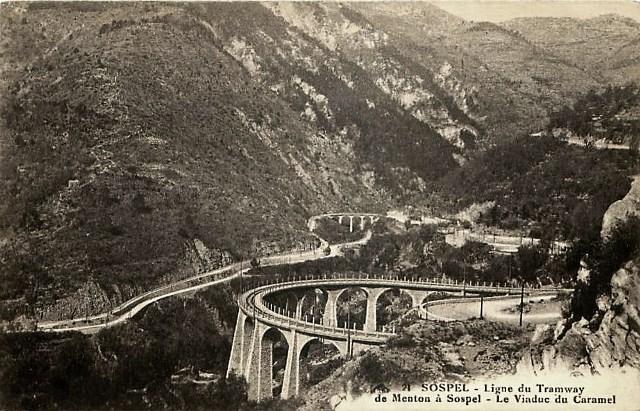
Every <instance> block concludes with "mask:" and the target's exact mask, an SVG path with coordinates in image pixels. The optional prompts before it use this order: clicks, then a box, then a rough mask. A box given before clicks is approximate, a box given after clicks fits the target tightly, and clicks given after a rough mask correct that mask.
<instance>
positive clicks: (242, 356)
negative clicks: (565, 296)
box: [227, 275, 550, 401]
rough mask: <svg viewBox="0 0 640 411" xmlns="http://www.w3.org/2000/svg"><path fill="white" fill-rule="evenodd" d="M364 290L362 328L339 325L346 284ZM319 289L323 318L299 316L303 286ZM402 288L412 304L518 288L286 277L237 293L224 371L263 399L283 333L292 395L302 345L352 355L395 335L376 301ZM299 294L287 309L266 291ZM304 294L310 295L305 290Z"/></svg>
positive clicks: (286, 388)
mask: <svg viewBox="0 0 640 411" xmlns="http://www.w3.org/2000/svg"><path fill="white" fill-rule="evenodd" d="M354 287H355V288H359V289H361V290H363V291H364V292H365V293H366V296H367V303H366V304H367V310H366V321H365V323H364V324H363V327H362V329H356V327H355V324H353V327H351V328H350V329H347V328H346V327H345V325H346V324H342V327H341V326H340V324H337V312H336V311H337V303H338V299H339V298H340V296H341V295H342V294H343V293H344V292H345V291H346V290H347V289H349V288H354ZM317 289H320V290H323V291H324V293H326V295H327V298H326V303H325V307H324V313H323V315H322V317H321V319H319V320H317V319H316V317H313V318H311V319H310V318H308V317H307V316H304V317H303V314H302V313H303V304H304V298H305V297H304V295H305V294H303V292H304V291H305V290H307V291H308V290H317ZM392 289H396V290H400V292H403V293H406V294H407V295H409V296H410V297H411V301H412V306H413V307H420V306H421V305H422V303H423V301H424V299H425V298H426V297H427V296H428V295H429V294H431V293H434V292H447V293H456V294H459V295H463V296H464V295H465V293H473V294H476V295H477V294H482V295H487V296H494V297H495V296H501V295H502V296H504V295H508V294H514V293H519V292H520V289H515V288H512V287H505V286H498V285H494V284H486V283H482V284H481V283H474V284H468V283H465V284H463V283H461V282H455V281H442V280H407V279H406V278H405V279H401V278H398V277H373V276H369V275H359V276H351V277H343V278H331V277H329V278H328V277H326V276H324V277H315V278H314V277H306V278H298V279H295V280H287V281H285V282H280V283H273V284H267V285H262V286H259V287H256V288H253V289H250V290H246V291H245V292H244V293H243V294H241V295H240V297H239V300H238V303H239V312H238V319H237V322H236V327H235V332H234V338H233V345H232V350H231V356H230V358H229V366H228V370H227V376H229V375H230V374H232V373H233V374H235V375H238V376H244V377H245V379H246V381H247V382H248V396H249V399H251V400H255V401H262V400H266V399H268V398H271V397H272V395H273V394H272V382H273V368H272V365H273V344H274V341H276V338H277V337H279V335H278V334H281V335H282V336H283V337H284V340H285V341H286V342H287V346H288V353H287V360H286V365H285V369H284V379H283V384H282V391H281V397H282V398H290V397H293V396H295V395H297V394H298V393H299V389H300V363H301V359H302V358H303V353H304V351H305V348H307V347H308V345H309V344H310V343H311V342H313V341H322V342H323V343H325V344H332V345H333V346H335V347H336V348H337V350H338V351H339V352H340V354H341V355H343V356H347V355H353V354H355V353H358V352H361V351H363V350H366V349H367V348H369V347H372V346H376V345H381V344H384V343H385V342H386V340H387V339H388V338H389V337H391V336H393V335H394V334H393V333H391V332H388V331H382V330H381V329H380V328H379V327H378V324H377V319H376V303H377V301H378V298H379V297H380V296H381V295H382V294H383V293H384V292H385V291H388V290H392ZM291 291H294V292H297V293H298V295H302V297H301V298H298V299H297V303H296V305H295V308H292V309H291V310H288V309H286V308H285V307H281V306H277V305H275V304H272V303H270V302H269V301H268V299H267V297H268V296H269V295H275V294H278V293H283V292H291ZM545 292H546V293H549V292H550V290H546V291H545V290H541V289H528V288H527V289H525V293H526V294H527V295H534V294H543V293H545ZM307 295H308V294H307Z"/></svg>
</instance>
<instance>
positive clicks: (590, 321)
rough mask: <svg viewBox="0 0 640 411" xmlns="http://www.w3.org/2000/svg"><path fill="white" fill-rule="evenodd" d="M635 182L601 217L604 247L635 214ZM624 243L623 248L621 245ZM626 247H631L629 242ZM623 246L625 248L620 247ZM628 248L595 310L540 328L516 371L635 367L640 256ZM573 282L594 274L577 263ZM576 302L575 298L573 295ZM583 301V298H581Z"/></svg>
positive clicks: (639, 361)
mask: <svg viewBox="0 0 640 411" xmlns="http://www.w3.org/2000/svg"><path fill="white" fill-rule="evenodd" d="M639 181H640V180H639V179H638V178H636V179H635V181H634V183H633V186H632V188H631V190H630V191H629V193H628V194H627V196H625V198H624V199H622V200H620V201H616V202H615V203H613V204H612V205H611V206H610V207H609V209H608V210H607V212H606V213H605V216H604V219H603V227H602V237H603V242H604V244H605V246H606V244H607V242H608V241H612V239H611V237H612V235H613V234H612V233H613V231H614V229H615V227H616V226H618V225H620V224H622V223H624V222H625V221H626V220H628V219H629V217H630V216H633V215H638V213H639V210H640V207H639V202H638V198H639V194H640V182H639ZM625 245H627V244H625ZM628 245H629V246H630V247H635V245H632V244H628ZM623 246H624V245H623ZM638 251H639V250H638V249H637V247H636V249H635V250H631V256H632V257H631V259H630V260H629V261H627V262H625V263H624V264H623V265H622V266H621V267H620V268H618V269H617V270H616V271H615V272H614V273H613V275H612V276H611V281H610V283H609V286H608V287H605V290H604V291H601V292H600V293H598V294H597V295H596V296H595V298H596V301H595V304H596V306H597V309H596V312H595V313H594V315H593V316H592V317H591V318H584V317H583V318H581V319H579V320H578V321H575V315H574V316H573V317H574V318H573V320H574V321H573V322H570V320H562V321H560V322H559V323H558V324H557V325H556V327H555V329H554V328H553V327H550V326H540V327H539V328H538V329H537V330H536V334H535V335H534V338H533V341H532V346H531V350H530V352H528V353H527V354H526V355H525V356H524V358H523V360H522V361H521V362H520V364H519V371H521V372H533V373H535V374H545V373H556V372H569V373H573V374H576V373H577V374H582V375H589V374H594V373H597V374H602V373H606V372H607V371H610V370H614V369H615V370H622V371H624V370H629V369H634V370H638V369H640V312H639V309H638V307H639V306H640V253H639V252H638ZM582 265H583V266H582V268H581V271H580V272H579V275H578V283H579V285H580V283H581V282H582V283H585V284H587V285H588V284H589V283H591V282H594V281H596V279H595V278H594V275H598V274H597V273H595V272H591V270H589V268H588V266H587V264H586V263H583V264H582ZM574 298H575V296H574ZM583 298H584V297H583Z"/></svg>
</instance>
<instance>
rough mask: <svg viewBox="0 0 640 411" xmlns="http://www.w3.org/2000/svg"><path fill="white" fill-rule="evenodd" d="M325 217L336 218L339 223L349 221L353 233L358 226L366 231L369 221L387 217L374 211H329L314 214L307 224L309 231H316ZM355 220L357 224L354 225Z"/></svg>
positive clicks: (350, 230)
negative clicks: (319, 221)
mask: <svg viewBox="0 0 640 411" xmlns="http://www.w3.org/2000/svg"><path fill="white" fill-rule="evenodd" d="M323 218H329V219H334V220H336V221H338V224H341V225H342V224H343V222H346V221H349V232H351V233H353V231H354V229H355V228H356V227H357V228H359V229H360V231H364V228H365V225H366V223H367V222H369V223H370V224H371V225H373V224H374V223H375V222H376V221H378V220H380V219H381V218H386V216H384V215H382V214H374V213H327V214H320V215H316V216H313V217H311V218H310V219H309V221H308V222H307V226H308V228H309V231H312V232H313V231H314V230H315V229H316V226H317V224H318V220H320V219H323ZM354 221H355V222H356V224H357V225H354Z"/></svg>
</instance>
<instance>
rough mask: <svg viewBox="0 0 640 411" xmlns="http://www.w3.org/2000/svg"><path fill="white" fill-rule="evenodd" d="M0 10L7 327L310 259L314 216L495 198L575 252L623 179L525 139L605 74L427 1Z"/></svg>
mask: <svg viewBox="0 0 640 411" xmlns="http://www.w3.org/2000/svg"><path fill="white" fill-rule="evenodd" d="M0 7H1V13H0V21H1V22H2V24H1V25H0V28H1V30H2V35H1V36H0V37H1V40H0V52H1V54H0V57H1V59H2V67H1V69H0V91H1V93H0V95H1V96H2V100H1V101H0V109H1V113H2V115H1V118H0V128H1V130H0V131H1V133H0V159H1V161H0V175H1V177H2V179H3V181H4V182H5V184H3V185H2V186H0V235H1V236H2V237H1V238H0V261H1V262H2V264H1V266H0V281H2V283H3V284H4V285H6V286H5V287H3V289H2V291H1V293H0V298H2V299H3V300H4V303H3V304H2V317H3V318H13V317H15V316H19V315H22V314H25V315H29V316H31V315H36V316H43V317H46V318H57V317H60V316H71V315H77V314H78V312H82V313H90V312H97V311H103V310H104V309H106V308H109V307H111V306H112V305H114V304H117V303H119V302H121V301H122V300H124V299H127V298H129V297H131V296H132V295H135V294H138V293H140V292H141V291H142V290H144V289H148V288H150V287H152V286H154V285H158V284H164V283H167V282H168V281H171V280H173V279H176V278H182V277H185V276H188V275H192V274H194V273H197V272H201V271H205V270H210V269H212V268H215V267H218V266H220V265H223V264H227V263H229V262H230V261H233V260H238V259H240V258H241V257H250V256H253V255H264V254H270V253H274V252H277V251H281V250H284V249H290V248H294V247H305V246H309V245H310V244H311V243H313V242H315V239H314V238H313V237H311V236H309V235H308V233H306V229H305V222H306V220H307V218H308V217H310V216H311V215H313V214H317V213H321V212H327V211H340V210H364V211H371V212H372V211H385V210H388V209H390V208H392V207H400V206H405V205H408V204H415V205H418V206H428V207H430V208H431V209H432V210H437V211H438V212H443V213H449V212H452V211H457V209H459V208H460V207H462V206H464V205H468V204H471V203H473V202H475V201H480V200H485V199H491V198H503V200H500V201H499V204H498V205H497V206H496V208H495V211H494V214H493V217H491V219H490V220H491V221H493V222H495V221H497V220H504V221H506V222H507V223H506V224H511V225H518V226H520V225H521V223H528V222H535V223H539V224H542V225H552V226H554V227H556V228H554V230H555V231H557V234H558V235H565V236H572V235H573V234H574V233H573V232H572V230H573V228H571V227H574V226H576V227H578V226H580V224H579V223H577V222H574V223H571V224H569V225H567V224H566V223H567V222H571V221H574V220H575V221H580V220H579V219H580V218H582V217H580V216H581V215H582V214H580V212H579V211H575V210H580V207H587V208H589V207H596V208H597V209H598V210H600V209H602V208H603V207H605V203H607V202H608V201H609V200H612V199H617V198H619V197H620V195H621V193H622V192H623V191H624V189H625V187H626V184H627V182H626V175H627V174H628V173H629V170H631V169H632V167H633V164H634V163H633V160H630V159H627V158H626V157H624V156H623V155H620V156H618V155H613V154H611V155H609V154H606V155H604V158H608V159H605V160H603V159H602V158H601V157H597V156H595V154H593V153H585V152H582V151H579V150H575V151H571V150H565V149H564V148H563V149H559V148H558V147H559V146H557V145H556V143H554V142H548V141H544V140H535V141H528V140H527V141H525V140H521V139H518V138H520V137H518V136H522V135H527V134H528V133H529V132H531V131H534V130H538V129H540V128H542V127H544V126H545V125H546V124H547V119H548V117H549V114H550V112H551V111H552V108H553V107H557V106H558V104H560V103H562V104H566V105H571V103H572V102H573V100H574V99H575V98H577V96H579V95H581V93H582V92H583V91H584V92H586V90H589V89H591V88H594V87H595V88H598V87H601V86H602V84H603V83H602V78H601V76H599V75H598V74H597V73H594V72H593V71H592V70H589V71H585V70H584V69H583V68H582V67H581V66H580V65H579V64H575V62H573V61H572V60H571V59H570V58H569V57H568V56H566V55H563V54H562V53H560V54H556V53H555V52H554V50H553V49H552V48H550V47H547V46H544V45H541V44H538V43H537V42H536V41H534V40H531V39H529V38H527V31H526V30H524V28H522V27H520V29H521V30H520V29H516V28H508V27H507V26H505V25H494V24H485V23H473V24H471V23H469V22H466V21H464V20H462V19H459V18H456V17H454V16H451V15H449V14H447V13H445V12H443V11H441V10H439V9H437V8H436V7H434V6H432V5H429V4H426V3H419V4H418V3H416V4H413V3H411V4H409V3H407V4H402V5H393V6H392V5H390V4H386V3H375V4H374V3H353V4H350V3H346V4H338V3H203V4H200V3H186V4H181V3H170V4H165V3H109V4H108V3H82V2H76V3H56V4H55V5H54V4H52V3H38V2H34V3H3V4H2V5H1V6H0ZM616 27H617V26H616ZM621 27H622V26H621ZM625 27H626V26H625ZM611 30H612V31H615V30H617V29H616V28H615V27H612V28H611ZM620 30H622V31H621V33H622V32H624V33H627V31H624V30H623V29H622V28H620ZM625 30H626V29H625ZM621 36H622V34H621ZM625 36H626V34H625ZM613 38H614V37H612V38H611V39H613ZM621 38H624V39H626V37H624V36H622V37H621ZM611 41H614V40H611ZM625 41H626V40H625ZM625 44H626V43H625ZM622 46H623V45H622V44H621V47H622ZM514 140H515V141H516V143H508V142H510V141H514ZM504 142H507V144H506V145H503V144H502V143H504ZM494 146H495V148H491V147H494ZM519 146H520V147H521V148H518V147H519ZM487 148H489V151H487V152H486V153H485V150H486V149H487ZM551 153H556V154H554V155H551ZM496 156H498V157H499V158H502V157H504V158H505V161H496ZM599 162H603V164H605V163H606V164H605V166H604V168H595V167H590V165H593V164H596V163H598V164H599ZM465 164H466V165H465ZM496 167H497V169H496ZM602 170H604V171H602ZM560 176H561V177H560ZM584 176H586V177H584ZM578 177H580V178H578ZM572 179H573V180H572ZM578 179H580V182H577V180H578ZM611 182H613V183H614V184H610V183H611ZM531 187H537V188H536V189H537V190H538V191H537V193H539V194H536V196H534V197H533V198H532V199H527V197H528V196H529V194H530V190H531ZM599 187H603V188H604V189H603V190H600V189H599ZM537 196H539V197H537ZM543 199H545V200H544V201H543ZM549 199H551V200H549ZM538 200H539V201H538ZM589 209H590V208H589ZM576 213H577V214H579V215H577V216H574V214H576ZM501 224H505V223H501ZM565 226H566V227H568V228H566V229H565V228H562V229H560V228H559V227H565ZM554 234H555V232H554ZM79 301H82V303H79ZM56 302H58V303H56Z"/></svg>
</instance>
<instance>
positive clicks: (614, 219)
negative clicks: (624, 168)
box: [601, 176, 640, 238]
mask: <svg viewBox="0 0 640 411" xmlns="http://www.w3.org/2000/svg"><path fill="white" fill-rule="evenodd" d="M631 215H640V176H636V177H635V178H634V180H633V183H632V184H631V189H630V190H629V192H628V193H627V195H626V196H624V198H622V199H621V200H618V201H616V202H615V203H613V204H611V206H609V208H608V209H607V212H606V213H605V214H604V218H603V219H602V231H601V236H602V238H606V237H608V236H609V234H610V233H611V230H612V229H613V227H615V226H616V224H618V222H620V221H622V220H625V219H626V218H627V217H628V216H631Z"/></svg>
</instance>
